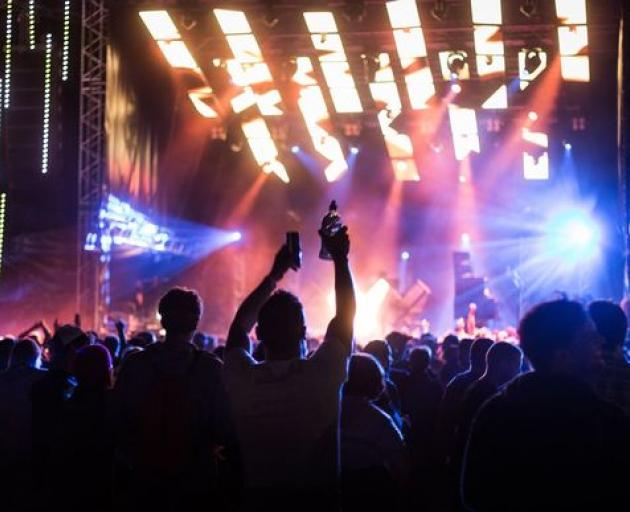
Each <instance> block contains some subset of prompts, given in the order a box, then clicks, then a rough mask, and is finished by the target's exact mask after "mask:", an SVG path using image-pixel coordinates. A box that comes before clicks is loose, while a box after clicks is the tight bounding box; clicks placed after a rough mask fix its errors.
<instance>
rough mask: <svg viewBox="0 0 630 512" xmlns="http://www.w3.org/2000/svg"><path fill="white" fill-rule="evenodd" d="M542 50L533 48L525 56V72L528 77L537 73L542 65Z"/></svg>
mask: <svg viewBox="0 0 630 512" xmlns="http://www.w3.org/2000/svg"><path fill="white" fill-rule="evenodd" d="M540 52H541V49H540V48H533V49H531V50H528V51H527V53H526V54H525V72H526V73H527V74H528V75H532V74H534V73H535V72H536V70H537V69H538V68H539V67H540V65H541V64H542V59H541V58H540Z"/></svg>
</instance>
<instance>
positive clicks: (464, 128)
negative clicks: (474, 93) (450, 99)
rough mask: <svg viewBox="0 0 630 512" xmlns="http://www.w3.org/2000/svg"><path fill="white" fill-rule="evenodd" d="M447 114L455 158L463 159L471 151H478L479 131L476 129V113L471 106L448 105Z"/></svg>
mask: <svg viewBox="0 0 630 512" xmlns="http://www.w3.org/2000/svg"><path fill="white" fill-rule="evenodd" d="M448 115H449V119H450V122H451V133H452V135H453V148H454V150H455V158H457V160H460V161H461V160H463V159H464V158H466V157H467V156H468V155H469V154H470V153H471V152H473V151H474V152H475V153H479V151H480V144H479V132H478V129H477V114H476V113H475V111H474V110H473V109H471V108H459V107H457V106H456V105H453V104H451V105H449V106H448Z"/></svg>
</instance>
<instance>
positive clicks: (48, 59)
mask: <svg viewBox="0 0 630 512" xmlns="http://www.w3.org/2000/svg"><path fill="white" fill-rule="evenodd" d="M51 86H52V34H46V54H45V64H44V122H43V130H42V174H46V173H47V172H48V144H49V137H50V95H51V89H52V87H51Z"/></svg>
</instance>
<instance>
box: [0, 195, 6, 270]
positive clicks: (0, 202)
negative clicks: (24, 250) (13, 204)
mask: <svg viewBox="0 0 630 512" xmlns="http://www.w3.org/2000/svg"><path fill="white" fill-rule="evenodd" d="M6 209H7V194H6V192H2V193H1V194H0V272H2V259H3V256H4V223H5V214H6Z"/></svg>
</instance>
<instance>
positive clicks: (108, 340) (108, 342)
mask: <svg viewBox="0 0 630 512" xmlns="http://www.w3.org/2000/svg"><path fill="white" fill-rule="evenodd" d="M102 343H103V346H104V347H105V348H106V349H107V350H108V352H109V356H110V357H111V359H112V364H114V363H115V362H116V361H118V357H119V355H120V340H119V339H118V338H117V337H116V336H105V338H103V342H102Z"/></svg>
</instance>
